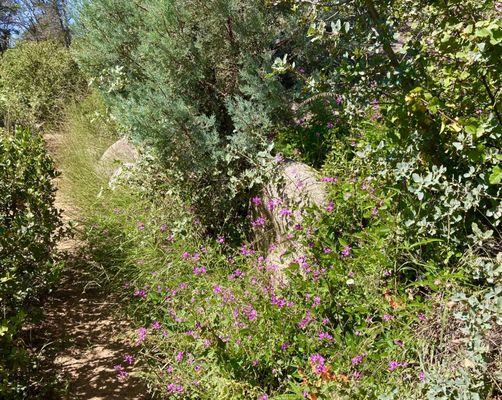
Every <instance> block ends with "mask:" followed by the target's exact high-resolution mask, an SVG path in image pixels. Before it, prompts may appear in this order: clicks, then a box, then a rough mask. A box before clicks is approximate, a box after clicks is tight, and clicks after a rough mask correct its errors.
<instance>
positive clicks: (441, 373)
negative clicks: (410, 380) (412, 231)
mask: <svg viewBox="0 0 502 400" xmlns="http://www.w3.org/2000/svg"><path fill="white" fill-rule="evenodd" d="M500 261H501V260H500V254H499V256H498V257H497V258H489V257H481V256H471V257H469V258H468V260H467V265H468V266H470V267H471V268H472V275H473V278H474V279H476V280H477V281H478V282H481V283H482V284H484V288H483V289H482V290H479V291H478V292H475V293H465V292H462V293H457V294H456V295H455V296H453V298H452V301H453V302H454V303H455V304H456V307H455V308H456V309H457V310H458V311H457V312H456V313H455V314H454V318H455V320H456V323H457V324H458V330H459V332H460V334H461V343H462V346H461V348H460V350H457V351H456V352H454V354H453V355H451V356H449V357H447V358H446V359H445V360H444V361H443V363H442V364H441V365H436V366H435V367H434V368H433V369H432V370H430V371H428V372H427V375H426V380H425V384H424V388H425V391H426V394H427V399H428V400H446V399H451V398H455V399H462V400H478V399H484V398H485V397H482V396H483V395H484V396H486V394H487V388H488V387H490V384H491V382H490V380H494V379H496V377H493V376H492V375H491V374H489V373H488V370H489V367H490V365H489V364H490V362H493V361H492V360H493V359H496V358H497V353H498V357H500V348H497V347H496V344H494V343H493V342H492V341H491V340H489V338H488V336H489V334H490V332H498V331H499V330H500V327H502V285H501V276H502V266H501V265H502V264H501V263H500ZM482 287H483V286H482ZM446 346H448V344H446ZM452 365H456V366H457V368H452ZM495 368H497V367H496V366H495ZM495 374H498V375H499V376H500V374H501V371H500V365H499V366H498V371H495ZM452 396H453V397H452Z"/></svg>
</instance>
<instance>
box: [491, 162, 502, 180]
mask: <svg viewBox="0 0 502 400" xmlns="http://www.w3.org/2000/svg"><path fill="white" fill-rule="evenodd" d="M488 181H489V182H490V184H491V185H499V184H500V182H501V181H502V168H500V167H499V166H498V165H495V166H494V167H493V169H492V173H491V174H490V177H489V178H488Z"/></svg>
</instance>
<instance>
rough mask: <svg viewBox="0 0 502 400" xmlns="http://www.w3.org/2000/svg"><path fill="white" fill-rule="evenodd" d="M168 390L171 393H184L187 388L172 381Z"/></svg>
mask: <svg viewBox="0 0 502 400" xmlns="http://www.w3.org/2000/svg"><path fill="white" fill-rule="evenodd" d="M167 391H168V392H169V393H183V392H184V391H185V389H184V388H183V386H182V385H179V384H176V383H170V384H169V385H167Z"/></svg>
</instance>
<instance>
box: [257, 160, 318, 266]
mask: <svg viewBox="0 0 502 400" xmlns="http://www.w3.org/2000/svg"><path fill="white" fill-rule="evenodd" d="M320 178H321V177H320V176H319V173H318V172H317V171H316V170H315V169H314V168H311V167H309V166H308V165H306V164H303V163H299V162H294V161H286V162H284V163H282V164H280V166H279V167H278V171H277V179H274V180H273V181H272V182H270V183H269V184H267V185H266V186H265V187H264V189H263V192H262V196H261V198H262V203H261V204H260V205H259V206H257V207H255V216H256V217H259V216H264V217H266V218H265V220H266V223H267V225H266V229H256V232H257V236H258V237H257V239H258V240H257V243H258V246H259V248H260V250H261V251H262V252H263V253H265V254H267V257H266V261H267V264H269V265H275V266H276V267H277V270H279V271H280V270H281V269H283V268H284V267H286V266H288V265H289V264H290V263H291V262H292V261H293V260H294V259H295V258H297V257H299V256H300V255H302V253H303V251H304V250H305V249H304V248H303V247H302V245H301V244H299V243H296V242H295V241H292V240H291V239H290V238H289V237H288V234H290V233H291V232H293V231H294V229H295V225H297V224H301V223H302V220H303V216H302V213H303V211H304V210H305V208H307V207H309V206H318V207H324V206H325V205H326V204H327V196H326V184H325V183H324V182H322V181H321V179H320ZM286 252H288V254H287V255H284V254H285V253H286Z"/></svg>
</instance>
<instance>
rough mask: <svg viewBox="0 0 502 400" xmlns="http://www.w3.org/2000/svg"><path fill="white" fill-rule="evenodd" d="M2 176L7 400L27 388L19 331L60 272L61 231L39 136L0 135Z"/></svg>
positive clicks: (1, 347)
mask: <svg viewBox="0 0 502 400" xmlns="http://www.w3.org/2000/svg"><path fill="white" fill-rule="evenodd" d="M0 176H1V177H2V179H1V180H0V199H1V200H0V307H1V310H2V315H1V319H0V355H1V358H0V359H1V361H0V397H2V398H3V399H10V398H18V396H22V395H23V393H24V391H25V390H26V389H27V388H26V386H25V383H26V381H27V380H28V378H29V375H30V363H29V358H28V354H27V352H26V349H25V348H24V342H23V338H22V335H21V334H20V333H21V329H22V327H23V326H25V325H26V323H28V322H30V321H32V320H33V318H35V317H36V315H37V314H39V313H37V312H35V310H34V306H36V304H37V301H38V300H39V296H40V295H41V294H42V293H43V292H44V291H45V290H46V289H47V288H48V287H49V286H50V284H51V282H52V281H53V280H54V279H55V277H56V275H57V273H58V270H59V267H58V265H59V262H58V260H57V258H56V252H55V246H56V244H57V241H58V239H59V238H60V237H61V235H62V234H63V230H62V223H61V220H60V214H59V211H58V210H56V208H55V207H54V186H53V179H54V178H55V177H56V172H55V170H54V164H53V162H52V159H51V158H50V157H49V156H48V155H47V153H46V152H45V148H44V142H43V140H42V138H41V137H40V136H39V135H38V134H32V133H30V132H29V131H26V130H21V129H19V130H16V131H15V132H12V133H7V132H4V131H1V132H0Z"/></svg>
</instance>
